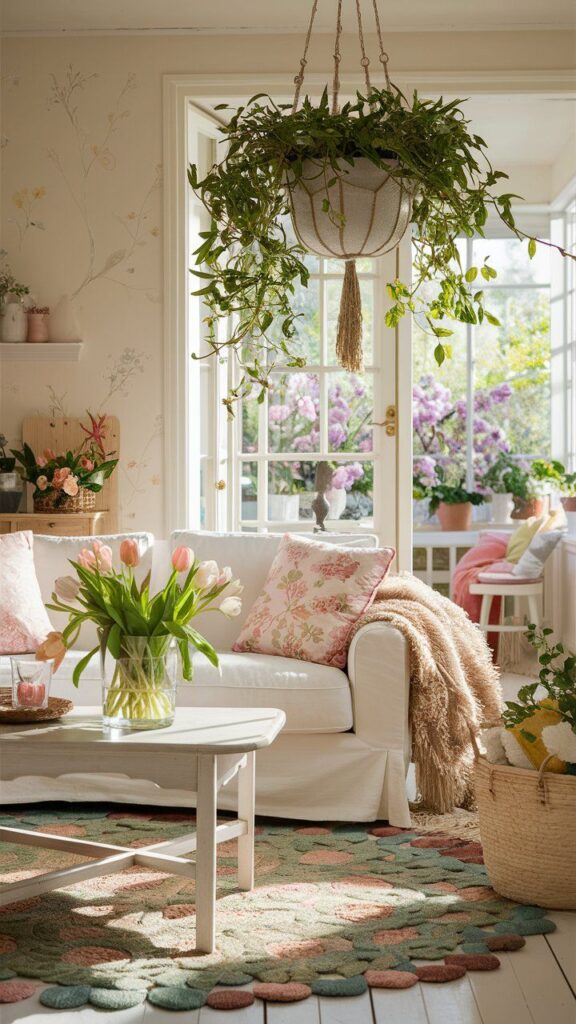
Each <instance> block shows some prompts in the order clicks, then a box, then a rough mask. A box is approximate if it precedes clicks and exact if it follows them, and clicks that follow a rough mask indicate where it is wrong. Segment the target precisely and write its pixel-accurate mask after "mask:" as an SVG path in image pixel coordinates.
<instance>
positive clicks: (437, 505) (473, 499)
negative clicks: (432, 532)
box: [428, 466, 486, 530]
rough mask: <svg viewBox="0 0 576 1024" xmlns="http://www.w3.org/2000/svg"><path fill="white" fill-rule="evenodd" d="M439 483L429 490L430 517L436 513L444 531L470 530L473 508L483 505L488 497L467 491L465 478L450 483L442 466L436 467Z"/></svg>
mask: <svg viewBox="0 0 576 1024" xmlns="http://www.w3.org/2000/svg"><path fill="white" fill-rule="evenodd" d="M436 476H437V478H438V483H435V484H433V486H432V487H430V488H429V491H428V493H429V495H430V506H429V508H430V515H433V514H434V513H435V512H436V513H437V515H438V519H439V520H440V526H441V527H442V529H443V530H469V529H470V527H471V525H472V507H473V506H474V505H483V504H484V502H485V501H486V496H485V495H484V494H480V493H479V492H478V491H469V490H467V488H466V486H465V483H466V480H465V477H461V478H460V479H459V480H458V481H457V482H456V483H449V482H448V481H447V479H446V473H445V471H444V469H443V468H442V466H437V467H436Z"/></svg>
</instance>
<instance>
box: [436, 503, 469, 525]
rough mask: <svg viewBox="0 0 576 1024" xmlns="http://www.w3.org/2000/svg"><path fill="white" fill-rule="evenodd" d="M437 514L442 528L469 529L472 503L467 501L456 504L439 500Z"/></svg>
mask: <svg viewBox="0 0 576 1024" xmlns="http://www.w3.org/2000/svg"><path fill="white" fill-rule="evenodd" d="M437 515H438V519H439V520H440V526H441V527H442V529H443V530H469V529H470V526H471V525H472V505H471V503H470V502H469V501H462V502H460V503H459V504H457V505H448V504H447V503H446V502H445V501H441V502H440V504H439V505H438V511H437Z"/></svg>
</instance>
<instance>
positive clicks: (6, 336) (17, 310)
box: [2, 299, 28, 342]
mask: <svg viewBox="0 0 576 1024" xmlns="http://www.w3.org/2000/svg"><path fill="white" fill-rule="evenodd" d="M27 334H28V318H27V316H26V310H25V309H24V306H23V304H22V303H21V302H19V301H18V300H17V299H15V300H14V301H13V302H6V303H5V305H4V307H3V309H2V341H6V342H20V341H26V337H27Z"/></svg>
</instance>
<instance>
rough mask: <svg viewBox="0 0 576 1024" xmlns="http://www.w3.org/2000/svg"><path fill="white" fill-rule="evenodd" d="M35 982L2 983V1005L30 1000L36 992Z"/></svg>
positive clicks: (0, 987)
mask: <svg viewBox="0 0 576 1024" xmlns="http://www.w3.org/2000/svg"><path fill="white" fill-rule="evenodd" d="M37 988H38V986H37V984H36V982H35V981H21V980H20V978H16V979H15V980H14V981H0V1003H19V1002H20V1000H21V999H29V998H30V996H33V995H34V993H35V992H36V990H37Z"/></svg>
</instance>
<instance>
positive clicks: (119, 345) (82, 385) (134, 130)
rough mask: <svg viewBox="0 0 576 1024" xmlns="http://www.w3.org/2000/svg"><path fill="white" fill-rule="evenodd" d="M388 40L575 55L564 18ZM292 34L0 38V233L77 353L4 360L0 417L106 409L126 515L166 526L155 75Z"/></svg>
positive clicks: (260, 57)
mask: <svg viewBox="0 0 576 1024" xmlns="http://www.w3.org/2000/svg"><path fill="white" fill-rule="evenodd" d="M388 42H389V48H390V51H391V60H392V70H402V69H404V70H407V69H410V68H415V67H416V68H418V69H420V70H429V71H431V72H433V73H435V72H443V71H462V74H463V75H465V74H468V73H469V72H470V71H471V70H478V71H480V72H483V71H490V70H493V71H494V72H495V76H496V78H497V72H498V71H504V72H506V73H508V72H509V71H511V70H512V71H519V72H520V71H530V70H532V69H541V70H542V71H547V70H553V71H554V70H556V71H561V70H563V69H566V68H569V67H571V66H572V64H573V50H574V40H573V38H572V37H571V36H570V34H569V33H556V32H549V33H530V32H527V33H513V32H503V33H499V34H498V33H482V32H478V33H472V34H470V35H465V34H462V33H450V34H449V35H446V36H441V35H434V34H430V33H421V34H417V35H416V34H415V35H412V36H409V35H407V34H405V33H397V34H394V35H393V36H391V37H390V39H389V41H388ZM353 44H354V45H353ZM356 47H357V44H355V43H354V41H353V40H352V39H351V38H350V37H346V38H344V41H343V53H344V67H343V70H346V69H349V70H352V69H356V68H357V53H356ZM300 49H301V39H300V38H298V37H296V36H289V37H274V36H263V37H246V36H243V37H242V38H240V39H235V38H233V37H230V36H227V37H221V38H219V37H216V36H205V37H189V36H180V37H176V36H173V37H172V36H158V37H151V38H147V37H127V38H119V37H114V36H103V37H95V38H89V39H88V38H84V37H82V38H74V37H65V38H53V37H45V38H44V37H38V38H11V39H7V40H4V41H3V43H2V78H1V85H2V121H1V132H2V135H3V140H2V141H3V143H5V144H4V145H3V148H2V177H1V179H0V181H1V189H2V194H1V234H0V244H1V245H2V246H3V247H4V248H6V249H8V251H9V256H10V260H11V263H12V266H13V269H14V271H15V273H16V275H17V276H18V277H19V278H21V279H22V280H24V281H25V282H26V283H28V284H29V285H30V288H31V290H32V292H33V294H34V296H35V298H36V300H37V302H39V303H41V304H48V305H51V306H53V305H54V304H55V303H56V302H57V300H58V298H59V297H60V296H61V295H62V294H64V293H68V294H70V295H73V296H74V298H73V304H74V308H75V312H76V315H77V319H78V321H79V324H80V327H81V333H82V337H83V338H84V340H85V356H84V358H83V360H82V361H81V362H80V363H77V364H63V363H62V364H54V363H43V364H36V365H34V364H31V363H11V364H9V363H0V373H1V379H0V385H1V392H0V430H2V431H4V432H5V433H7V434H8V435H9V438H10V441H11V442H16V441H18V439H19V433H20V429H21V421H22V418H23V416H24V415H27V414H34V413H36V412H38V413H46V412H48V411H49V410H50V409H51V408H52V407H55V408H56V410H58V409H59V408H63V409H64V410H65V411H66V412H68V413H70V414H72V415H79V414H82V412H83V411H84V410H85V409H86V408H90V409H92V410H98V409H100V410H102V411H107V412H110V413H113V414H115V415H117V416H118V417H119V419H120V422H121V428H122V460H121V468H120V470H119V472H120V475H121V480H120V496H121V499H120V500H121V524H122V526H123V527H124V528H132V527H134V528H136V527H138V528H146V529H150V530H152V531H154V532H156V533H157V534H161V532H162V528H163V480H164V474H163V445H162V417H163V412H164V410H163V404H162V403H163V398H162V395H163V390H162V371H163V356H162V259H161V252H162V247H161V232H162V217H161V211H162V185H161V167H160V162H161V159H162V156H161V154H162V122H161V109H162V107H161V104H162V75H163V74H165V73H178V72H188V73H208V72H211V73H218V72H219V71H220V72H222V73H226V72H245V73H249V72H251V71H254V70H255V69H257V70H259V71H267V72H276V73H277V72H283V71H286V72H290V73H293V72H294V71H295V70H296V69H297V65H298V58H299V55H300ZM329 52H330V50H329V49H328V53H329ZM326 53H327V49H326V37H321V38H319V39H317V40H315V41H314V45H313V47H312V50H311V53H310V65H309V66H310V69H311V70H315V71H320V70H322V66H323V63H324V64H325V62H326ZM35 190H36V197H35ZM527 198H529V199H531V200H532V201H534V200H535V198H536V197H535V196H533V195H530V196H527Z"/></svg>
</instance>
